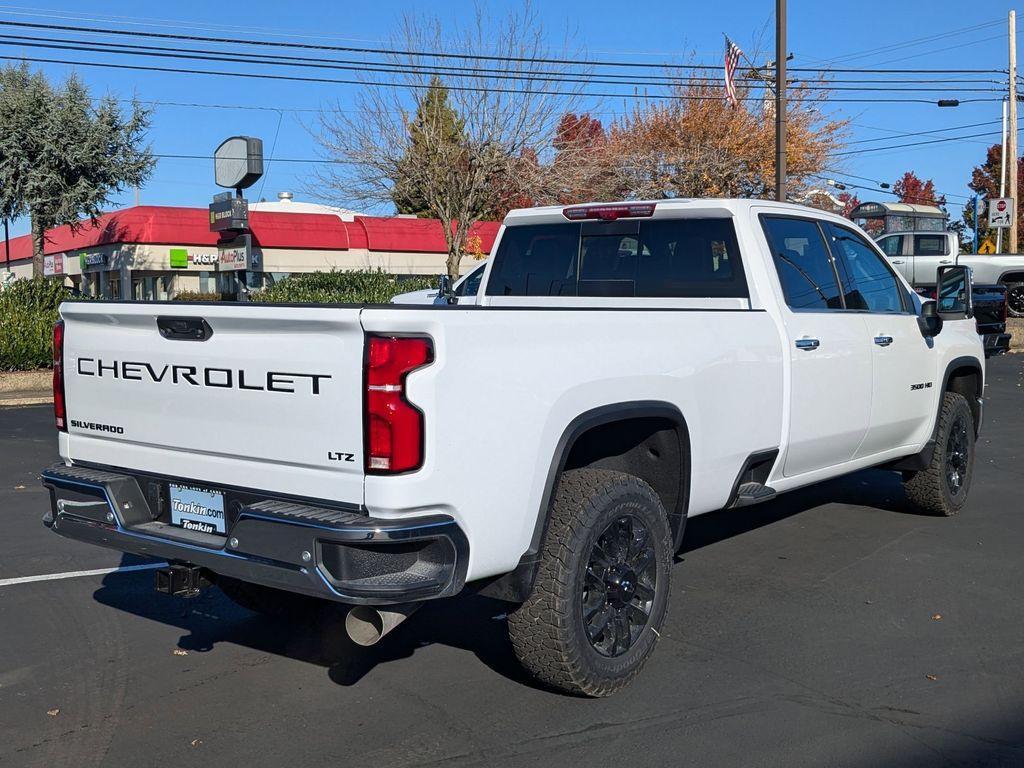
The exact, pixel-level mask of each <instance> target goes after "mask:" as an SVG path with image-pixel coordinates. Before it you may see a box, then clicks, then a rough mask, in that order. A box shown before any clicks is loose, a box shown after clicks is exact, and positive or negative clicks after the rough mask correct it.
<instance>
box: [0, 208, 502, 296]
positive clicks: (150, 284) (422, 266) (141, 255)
mask: <svg viewBox="0 0 1024 768" xmlns="http://www.w3.org/2000/svg"><path fill="white" fill-rule="evenodd" d="M292 205H293V204H292V203H290V202H287V201H284V200H283V201H282V202H281V203H275V204H267V203H258V204H255V205H254V206H253V210H251V212H250V214H249V227H250V230H251V241H250V243H249V244H248V245H247V246H245V248H242V245H241V240H239V241H237V242H236V243H235V244H233V246H228V247H226V246H225V244H224V243H223V242H221V243H220V246H218V238H219V233H217V232H212V231H210V215H209V212H208V211H207V210H206V209H205V208H177V207H169V206H153V205H140V206H135V207H133V208H125V209H122V210H119V211H113V212H111V213H106V214H103V215H102V216H100V217H99V219H98V220H97V221H96V222H95V224H92V223H89V222H85V223H84V224H83V226H82V227H81V228H79V230H78V231H77V232H73V231H72V230H71V227H69V226H64V227H57V228H56V229H53V230H50V231H49V232H47V237H46V244H45V247H44V253H45V259H44V267H45V269H44V271H45V272H46V274H49V275H64V276H65V278H66V279H67V280H69V281H71V282H72V283H74V284H75V285H77V286H78V287H80V288H81V289H82V290H83V292H85V293H88V294H90V295H97V296H99V295H102V296H105V297H108V298H134V299H162V298H170V297H172V296H173V295H174V294H176V293H178V292H181V291H199V292H204V293H223V292H225V290H230V284H231V283H232V281H234V282H235V283H237V281H238V279H239V278H241V279H244V280H245V282H246V284H247V285H249V286H250V287H259V286H262V285H265V284H268V283H270V282H273V281H275V280H278V279H281V278H282V277H284V276H286V275H289V274H292V273H294V272H317V271H328V270H332V269H376V268H380V269H383V270H384V271H385V272H388V273H391V274H395V275H399V276H402V275H436V274H441V273H442V272H444V271H445V260H446V257H447V252H448V249H447V246H446V245H445V241H444V231H443V230H442V228H441V222H439V221H437V220H436V219H417V218H409V217H404V216H396V217H377V216H360V215H352V214H349V213H348V212H344V213H341V214H340V213H336V212H332V210H336V209H330V208H328V207H327V206H312V205H309V204H294V209H293V210H289V208H290V207H291V206H292ZM261 208H262V210H261ZM267 208H273V209H274V210H266V209H267ZM318 208H319V209H321V210H323V211H325V212H323V213H320V212H317V213H310V212H307V211H308V210H310V209H318ZM499 226H500V225H499V224H498V223H497V222H480V223H478V224H477V225H475V226H474V228H473V230H472V231H471V235H470V237H471V240H470V248H469V250H470V251H471V252H472V253H479V254H484V255H486V254H488V253H490V250H491V247H492V246H493V245H494V240H495V237H496V236H497V233H498V228H499ZM233 248H234V250H233ZM31 258H32V242H31V236H30V235H23V236H21V237H16V238H13V239H12V240H11V241H10V257H9V259H8V258H7V255H6V254H5V253H3V246H2V244H0V266H3V267H6V268H8V269H9V270H11V271H14V272H15V273H16V274H18V275H19V276H28V275H31V273H32V265H31ZM474 261H475V258H474V256H473V255H467V256H466V257H465V258H464V263H463V269H464V271H465V270H468V269H469V268H471V265H472V264H473V263H474ZM5 262H6V263H5Z"/></svg>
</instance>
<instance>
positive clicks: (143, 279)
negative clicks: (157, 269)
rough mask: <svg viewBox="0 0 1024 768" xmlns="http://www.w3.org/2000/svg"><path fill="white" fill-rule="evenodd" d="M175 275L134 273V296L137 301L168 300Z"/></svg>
mask: <svg viewBox="0 0 1024 768" xmlns="http://www.w3.org/2000/svg"><path fill="white" fill-rule="evenodd" d="M173 282H174V276H173V275H158V274H153V275H132V298H133V299H135V300H136V301H167V299H168V298H169V296H170V292H171V285H172V283H173Z"/></svg>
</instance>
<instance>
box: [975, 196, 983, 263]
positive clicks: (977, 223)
mask: <svg viewBox="0 0 1024 768" xmlns="http://www.w3.org/2000/svg"><path fill="white" fill-rule="evenodd" d="M980 228H981V224H980V223H979V222H978V196H977V195H975V196H974V252H975V253H977V252H978V230H979V229H980Z"/></svg>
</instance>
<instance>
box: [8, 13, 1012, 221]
mask: <svg viewBox="0 0 1024 768" xmlns="http://www.w3.org/2000/svg"><path fill="white" fill-rule="evenodd" d="M28 2H31V0H28ZM508 5H510V3H508V2H498V1H496V0H492V2H490V3H488V5H487V7H488V8H491V9H493V10H494V11H495V12H496V13H500V12H501V11H502V10H503V9H504V8H505V7H507V6H508ZM228 7H230V8H231V9H232V10H231V12H230V13H228V12H225V9H226V8H228ZM473 7H474V5H473V3H472V2H465V1H463V0H457V1H456V0H449V1H448V2H444V3H424V2H418V3H417V2H403V1H401V0H375V2H323V1H321V0H303V2H283V1H282V0H277V1H276V2H263V1H262V0H248V1H247V2H246V3H238V4H234V5H231V6H225V5H224V4H222V3H221V4H218V3H209V2H192V1H189V2H177V3H152V2H150V3H145V2H142V3H140V2H105V3H98V4H91V5H89V6H88V9H87V10H83V9H84V8H85V6H83V5H82V4H80V3H77V2H68V1H66V0H65V1H61V2H56V1H54V2H49V3H46V4H43V5H32V6H27V5H15V4H6V3H0V20H9V21H10V20H18V21H32V22H46V23H56V24H78V25H82V26H95V27H103V26H104V24H107V25H109V26H112V27H114V26H116V27H128V26H130V23H133V24H131V25H132V26H134V28H136V29H140V30H141V29H145V30H151V31H162V32H176V33H180V32H186V33H187V32H188V31H189V30H190V29H191V31H192V32H193V33H194V34H198V35H207V36H215V37H216V36H222V34H223V33H224V32H225V31H226V27H229V26H233V27H235V28H236V29H237V34H239V35H247V36H251V37H263V38H267V39H297V40H305V41H313V42H323V43H326V44H335V45H353V44H358V42H362V43H368V44H374V43H377V42H379V41H383V40H385V39H386V38H387V37H388V36H389V35H390V33H391V30H392V29H394V27H395V24H396V22H397V21H398V20H399V19H400V18H401V16H402V14H403V12H405V11H407V10H418V11H424V10H431V9H436V10H437V12H438V13H440V14H441V15H442V17H443V18H445V17H446V18H455V17H456V16H466V15H468V14H471V13H472V11H473ZM536 7H537V9H538V10H539V13H540V15H541V17H542V19H543V21H544V23H545V25H546V26H547V27H548V28H549V29H550V30H551V31H552V33H553V37H554V38H556V39H560V38H561V36H562V34H563V33H564V32H565V31H566V30H567V29H568V30H570V31H572V32H574V33H575V36H576V40H577V42H578V43H580V44H581V45H583V46H584V47H585V48H586V50H587V52H588V54H589V55H590V56H591V57H594V58H598V57H603V58H615V59H620V60H627V61H638V62H639V61H665V60H671V61H677V62H692V61H701V62H704V63H714V64H720V63H721V47H722V33H723V32H725V33H727V34H729V36H730V37H732V38H733V39H734V40H735V41H736V42H737V43H738V44H739V45H740V46H741V47H742V48H744V49H745V50H751V49H752V48H753V47H754V44H755V41H756V39H757V38H758V35H759V34H760V33H763V34H764V37H763V41H762V45H763V46H766V47H769V48H770V47H771V46H773V45H774V43H773V40H772V35H773V34H774V2H773V0H731V2H721V3H709V2H706V0H702V1H701V2H692V1H690V0H682V1H677V2H664V0H648V1H647V2H638V3H623V2H622V1H621V0H589V1H588V2H586V3H580V2H578V1H577V2H562V1H561V0H559V1H557V2H556V1H555V0H544V1H543V2H538V3H537V4H536ZM867 9H870V10H867ZM883 9H884V10H883ZM1008 10H1009V6H1007V5H1005V4H1003V3H1000V2H987V1H986V0H980V1H978V2H974V3H967V4H965V3H963V2H952V1H951V0H933V2H930V3H928V4H927V5H925V4H923V3H919V2H891V3H888V4H885V5H884V6H883V5H882V4H876V3H871V4H866V3H831V2H830V3H823V2H820V0H818V1H815V2H812V1H811V0H790V4H789V48H790V50H791V51H792V52H793V54H794V59H793V61H792V62H791V64H790V66H791V67H800V66H820V65H822V64H823V63H824V62H828V61H833V60H835V59H840V58H841V59H842V61H841V62H839V63H837V64H835V66H852V67H882V66H889V67H896V68H957V69H959V68H977V69H1004V68H1005V67H1006V59H1007V42H1006V14H1007V11H1008ZM968 13H969V18H968V16H967V15H968ZM72 17H73V18H72ZM765 25H768V26H767V27H765ZM958 30H960V31H959V32H958ZM5 31H8V32H13V33H15V34H25V32H24V31H23V30H12V29H7V30H5ZM947 33H956V34H951V35H947ZM39 34H44V33H39ZM940 35H946V36H944V37H936V36H940ZM929 37H931V38H933V39H931V40H920V41H919V42H914V41H918V40H919V39H921V38H929ZM356 41H358V42H356ZM138 42H143V43H148V42H154V41H147V40H141V39H140V40H139V41H138ZM158 44H159V43H158ZM171 45H174V43H171ZM894 46H900V47H894ZM0 47H2V48H3V51H2V54H3V55H4V56H28V57H50V58H60V57H63V58H65V59H81V60H85V59H90V60H96V61H102V60H113V59H114V57H112V56H101V55H96V54H87V53H70V52H69V53H67V54H61V53H53V52H49V51H42V50H40V49H32V48H27V47H20V46H18V45H17V44H9V43H4V44H3V45H2V46H0ZM884 47H887V50H878V49H880V48H884ZM117 60H119V61H123V60H124V59H120V58H119V59H117ZM154 63H156V64H158V65H163V66H194V65H190V64H188V63H184V64H183V63H180V62H170V63H167V62H154ZM37 66H40V67H41V68H43V69H44V70H45V71H46V72H47V74H48V75H50V76H51V78H62V77H64V76H66V74H67V73H68V72H69V71H70V70H71V69H72V67H69V66H66V65H54V64H40V65H37ZM227 66H228V65H220V64H217V65H214V68H222V69H223V68H227ZM75 69H76V71H77V72H78V73H79V74H80V76H81V77H82V78H83V79H84V80H85V81H86V82H87V83H88V84H89V85H90V86H91V88H92V89H93V92H94V94H95V95H99V94H102V93H106V92H111V93H113V94H115V95H116V96H118V97H130V96H132V95H133V94H134V95H135V96H137V97H138V98H139V99H141V100H144V101H145V100H155V101H160V102H180V103H181V104H205V105H209V104H226V105H239V106H241V105H247V106H250V107H260V108H261V109H239V108H230V109H212V108H209V107H203V106H198V107H197V106H171V105H167V104H162V105H156V106H155V112H154V115H153V129H152V132H151V143H152V147H153V149H154V151H155V152H157V153H158V154H189V155H197V154H198V155H208V154H210V153H211V152H212V150H213V148H214V147H216V145H217V144H218V143H219V142H220V140H221V139H223V138H224V137H226V136H230V135H233V134H239V133H243V134H250V135H254V136H259V137H261V138H262V139H263V140H264V143H265V151H266V152H267V154H268V155H269V153H270V152H271V149H272V148H273V151H274V154H275V155H276V156H277V157H278V158H293V159H306V158H315V157H317V154H318V151H317V146H316V143H315V141H314V139H313V138H312V136H311V134H310V127H311V126H315V123H316V110H318V109H319V108H320V107H321V106H324V105H329V104H333V103H336V102H338V103H341V104H342V105H345V104H346V103H347V102H348V101H349V100H350V99H351V97H352V94H353V92H354V91H355V89H356V87H355V86H344V85H328V84H312V83H310V84H306V83H281V82H269V81H255V80H245V79H238V78H228V77H209V76H197V75H185V74H166V73H144V72H128V71H119V70H116V69H94V68H91V67H76V68H75ZM328 76H332V75H330V74H328ZM338 76H341V77H344V75H338ZM849 77H854V76H853V75H850V76H849ZM893 77H896V76H895V75H894V76H893ZM992 77H993V79H998V78H999V77H1001V76H992ZM835 95H836V97H837V98H838V97H840V94H839V93H838V92H837V93H836V94H835ZM844 95H848V94H844ZM860 95H861V96H865V95H867V96H870V95H871V94H860ZM878 95H879V96H882V97H884V96H886V94H878ZM942 95H943V94H942V93H938V92H937V93H932V94H901V95H897V97H899V96H908V97H909V96H915V97H923V98H936V99H937V98H940V97H941V96H942ZM960 96H961V98H969V97H971V96H975V97H979V98H986V99H992V98H997V97H996V95H995V94H989V93H978V94H961V95H960ZM890 97H891V95H890ZM267 107H271V108H278V109H284V110H307V111H294V112H293V111H287V112H280V113H279V112H277V111H274V110H273V109H266V108H267ZM611 108H613V109H615V108H617V109H621V108H622V102H619V103H618V104H617V105H613V106H612V107H611ZM831 109H832V110H833V111H834V114H835V115H836V116H840V117H845V118H847V119H849V120H850V121H851V123H852V127H851V136H850V139H851V140H853V141H858V142H860V141H863V140H865V139H878V138H880V137H885V136H887V135H892V134H895V133H899V132H911V131H924V130H932V129H941V128H947V127H949V128H953V129H954V130H949V131H947V132H943V133H937V134H935V135H934V136H924V137H910V138H903V139H893V140H892V141H876V142H867V143H858V144H852V145H851V146H850V147H849V149H858V150H860V149H866V148H874V147H879V146H886V145H889V144H901V143H907V142H913V141H921V140H924V139H931V138H945V137H946V136H963V135H967V134H975V133H983V132H985V133H988V132H990V133H991V137H990V136H988V135H986V136H982V137H974V138H969V139H964V140H961V141H950V142H942V143H935V144H930V145H924V146H919V147H912V148H902V149H894V150H887V151H875V152H867V153H860V154H855V155H849V156H846V157H845V158H844V159H843V161H842V167H841V170H842V171H844V172H845V173H847V174H856V175H858V176H863V177H866V178H868V179H876V180H884V181H889V182H893V181H895V180H896V178H898V177H899V176H900V175H901V174H902V173H903V171H905V170H914V171H915V172H917V173H918V175H920V176H922V177H924V178H933V179H934V180H935V184H936V187H937V188H938V190H939V191H941V192H944V193H946V194H947V195H949V202H950V210H951V212H952V214H953V216H954V218H958V217H959V215H960V206H961V205H962V204H963V203H964V202H965V196H966V195H968V194H970V191H969V190H968V189H967V187H966V182H967V180H968V179H969V177H970V171H971V168H972V167H973V166H974V165H976V164H978V163H980V162H981V160H982V159H983V157H984V153H985V148H986V147H987V146H988V145H989V144H991V143H996V142H998V141H999V124H998V122H997V121H998V120H999V116H1000V104H999V102H998V101H986V102H979V103H970V104H967V103H965V104H961V106H960V107H957V108H953V109H948V108H947V109H940V108H938V107H937V106H935V105H934V104H915V103H881V102H873V103H862V104H851V103H845V104H839V103H836V104H834V105H832V107H831ZM988 121H994V122H991V124H989V125H982V126H975V127H971V128H965V129H960V130H955V127H956V126H964V125H968V124H976V123H985V122H988ZM275 136H276V140H275ZM311 170H312V166H310V165H306V164H301V163H278V164H274V163H271V164H270V165H269V170H268V173H267V175H266V177H265V181H264V182H262V186H261V184H257V186H256V187H255V188H254V189H253V190H251V191H250V193H249V194H248V196H249V197H250V198H251V199H258V198H259V196H260V194H261V191H262V195H263V196H264V197H266V198H268V199H273V198H274V197H275V195H276V193H277V192H278V191H280V190H290V191H293V192H295V193H296V198H297V199H315V198H316V197H317V191H316V186H315V181H314V179H313V178H312V175H311ZM851 181H853V182H855V183H861V184H865V185H872V186H873V184H872V182H869V181H863V180H861V181H858V180H856V179H853V180H851ZM217 191H219V189H218V188H217V187H216V186H215V185H214V184H213V170H212V163H211V162H210V161H208V160H180V159H162V160H160V162H159V164H158V166H157V169H156V172H155V173H154V175H153V178H152V180H151V181H150V182H149V183H148V184H147V186H146V187H145V188H144V189H142V190H141V201H142V202H143V203H148V204H156V205H199V206H202V205H205V204H206V203H207V202H209V198H210V196H211V195H212V194H214V193H216V192H217ZM857 192H858V194H859V196H860V197H861V199H862V200H864V199H892V198H891V197H888V196H886V195H884V194H882V193H877V192H870V191H863V190H857ZM134 197H135V195H134V192H128V193H126V194H124V195H121V196H119V197H118V198H117V199H116V201H115V202H116V203H118V204H122V205H130V204H132V203H133V202H134ZM27 230H28V225H27V222H16V224H15V225H14V228H13V230H12V234H21V233H24V232H26V231H27Z"/></svg>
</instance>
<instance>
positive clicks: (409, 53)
mask: <svg viewBox="0 0 1024 768" xmlns="http://www.w3.org/2000/svg"><path fill="white" fill-rule="evenodd" d="M0 25H2V26H13V27H22V28H29V29H50V30H61V31H64V32H75V33H78V34H81V33H91V34H97V35H122V36H130V37H151V38H158V39H163V40H184V41H191V42H203V43H226V44H231V45H258V46H269V47H276V48H295V49H305V50H319V51H343V52H348V53H367V54H377V55H386V56H405V57H423V58H444V59H461V60H469V61H500V62H506V63H507V62H516V63H526V64H562V65H573V66H582V67H636V68H644V69H665V70H671V69H691V70H693V69H699V70H712V71H721V70H722V69H723V65H720V64H717V65H712V64H673V63H671V62H627V61H612V60H607V59H604V60H602V59H559V58H548V57H541V56H537V57H533V56H498V55H493V54H483V53H454V52H449V51H414V50H403V49H393V48H370V47H361V46H338V45H317V44H312V43H296V42H286V41H280V40H252V39H250V40H247V39H243V38H224V37H208V36H203V35H181V34H172V33H168V32H143V31H138V30H124V29H97V28H95V27H81V26H70V25H65V24H42V23H34V22H25V21H9V20H0ZM790 71H792V72H846V73H884V74H906V73H913V74H998V73H1000V72H1001V71H1002V70H989V69H919V70H872V69H828V68H813V67H811V68H806V67H804V68H801V67H796V68H793V69H791V70H790Z"/></svg>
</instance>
